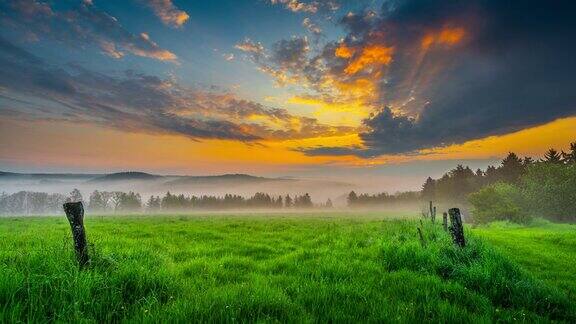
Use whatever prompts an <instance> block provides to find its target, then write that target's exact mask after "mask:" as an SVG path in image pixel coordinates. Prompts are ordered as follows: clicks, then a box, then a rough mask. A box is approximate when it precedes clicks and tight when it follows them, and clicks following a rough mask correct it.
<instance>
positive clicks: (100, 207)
mask: <svg viewBox="0 0 576 324" xmlns="http://www.w3.org/2000/svg"><path fill="white" fill-rule="evenodd" d="M67 201H83V202H84V203H85V204H84V206H85V208H86V209H87V210H88V211H90V212H97V213H114V212H141V211H148V212H159V211H162V210H165V211H185V210H194V209H242V208H312V207H325V208H326V207H328V208H331V207H332V201H331V200H330V199H328V200H327V201H326V203H325V204H319V205H316V206H315V205H314V204H313V202H312V198H311V197H310V195H309V194H308V193H306V194H303V195H292V196H290V195H285V196H272V195H270V194H267V193H263V192H258V193H255V194H254V195H253V196H251V197H247V198H246V197H243V196H240V195H233V194H226V195H224V196H221V197H220V196H211V195H202V196H194V195H191V196H187V195H184V194H173V193H170V192H167V193H166V194H165V195H164V196H162V197H160V196H151V197H150V198H149V199H148V200H147V201H146V202H143V201H142V197H141V195H140V194H139V193H135V192H132V191H130V192H122V191H99V190H95V191H93V192H92V193H91V194H90V196H89V198H88V199H87V200H85V199H84V198H83V197H82V194H81V193H80V191H79V190H78V189H74V190H73V191H72V192H71V193H69V194H68V195H63V194H60V193H54V194H48V193H45V192H31V191H20V192H17V193H13V194H6V193H0V214H4V215H30V214H34V215H36V214H38V215H40V214H57V213H61V212H62V204H64V203H65V202H67Z"/></svg>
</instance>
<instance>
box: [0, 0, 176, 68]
mask: <svg viewBox="0 0 576 324" xmlns="http://www.w3.org/2000/svg"><path fill="white" fill-rule="evenodd" d="M0 11H1V12H2V15H0V26H4V27H10V28H12V29H15V30H18V31H20V32H21V33H22V34H24V35H25V36H26V37H27V38H32V39H38V38H40V37H47V38H50V39H52V40H55V41H57V42H60V43H63V44H66V45H69V46H70V47H76V46H98V47H99V48H100V50H101V51H102V53H104V54H106V55H108V56H110V57H112V58H116V59H119V58H122V57H124V56H125V55H126V53H130V54H132V55H136V56H141V57H147V58H152V59H155V60H159V61H168V62H176V61H177V56H176V54H174V53H172V52H171V51H169V50H166V49H163V48H161V47H160V46H159V45H158V44H156V43H155V42H154V41H152V40H151V39H150V37H149V36H148V34H146V33H140V34H133V33H131V32H129V31H127V30H126V29H125V28H124V27H122V25H121V24H120V23H119V22H118V19H116V18H115V17H113V16H111V15H109V14H108V13H106V12H104V11H102V10H100V9H98V8H97V7H96V6H94V5H93V4H92V3H91V2H90V1H83V2H79V3H77V4H75V5H73V7H72V8H70V9H67V10H56V9H54V8H53V7H51V6H50V5H49V4H48V3H44V2H40V1H35V0H19V1H8V2H4V1H3V2H0Z"/></svg>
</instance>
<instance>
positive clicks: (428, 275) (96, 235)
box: [0, 214, 576, 322]
mask: <svg viewBox="0 0 576 324" xmlns="http://www.w3.org/2000/svg"><path fill="white" fill-rule="evenodd" d="M384 216H385V215H354V214H351V215H343V214H298V215H296V214H280V215H273V216H270V217H267V216H266V215H262V214H259V215H248V214H244V215H241V216H238V215H204V216H203V215H194V216H178V215H175V216H125V217H88V218H87V219H86V228H87V232H88V239H89V241H90V243H91V244H92V247H91V251H90V252H91V256H92V263H91V265H90V267H89V268H88V269H85V270H83V271H80V270H78V268H77V266H76V264H75V260H74V256H73V254H72V246H71V239H70V233H69V231H70V229H69V227H68V224H67V223H66V221H65V219H64V217H45V218H41V217H38V218H4V219H0V321H2V322H7V321H8V322H15V321H27V322H28V321H32V322H38V321H68V322H69V321H83V322H100V321H123V320H129V321H136V322H140V321H155V322H159V321H166V320H168V319H170V320H172V321H182V322H184V321H191V320H195V321H225V322H235V321H241V322H242V321H251V322H253V321H265V322H276V321H280V322H327V321H336V322H352V321H386V322H389V321H403V322H413V321H421V320H429V321H439V322H446V321H448V322H455V321H460V322H461V321H468V320H471V321H473V322H490V321H496V320H503V321H514V320H523V321H530V322H534V321H550V320H559V321H566V322H575V321H576V303H575V302H574V299H573V297H574V295H573V293H574V283H573V282H571V281H570V276H573V274H574V270H573V269H574V266H575V265H576V261H575V260H574V258H573V257H574V252H573V251H574V237H575V234H574V228H573V227H570V226H562V225H543V227H542V228H540V227H533V228H529V229H519V228H512V227H507V226H500V227H498V226H496V227H488V228H478V229H474V230H472V231H468V232H467V234H468V238H469V245H468V246H467V247H466V248H465V249H458V248H455V247H454V246H453V245H452V243H451V242H450V239H449V237H448V235H447V234H445V233H444V232H443V231H442V229H441V228H440V227H434V226H432V225H431V224H427V223H425V224H424V227H425V228H424V233H425V236H426V245H425V246H422V244H421V243H420V241H419V239H418V236H417V232H416V226H417V225H418V221H415V220H407V219H396V220H389V219H386V220H385V219H382V218H383V217H384ZM398 216H407V215H398ZM400 218H405V217H400ZM504 233H508V234H509V233H512V234H510V235H506V236H504V235H501V234H504ZM543 237H546V238H547V239H545V240H543V239H542V238H543ZM554 237H559V238H558V239H554ZM548 238H549V239H548ZM521 240H524V241H521ZM487 242H489V243H487ZM519 246H520V247H519ZM542 249H545V252H542V253H540V252H539V251H540V250H542ZM555 251H558V253H557V254H555V253H556V252H555ZM524 254H525V255H524ZM542 255H545V256H546V257H549V258H550V260H552V261H550V262H551V263H550V264H551V267H550V268H542V267H541V266H539V265H537V261H532V259H533V258H540V257H541V256H542Z"/></svg>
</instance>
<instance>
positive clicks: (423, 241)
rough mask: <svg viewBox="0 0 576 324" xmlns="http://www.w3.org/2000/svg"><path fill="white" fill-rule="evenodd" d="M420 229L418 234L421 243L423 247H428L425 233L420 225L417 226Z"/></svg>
mask: <svg viewBox="0 0 576 324" xmlns="http://www.w3.org/2000/svg"><path fill="white" fill-rule="evenodd" d="M417 229H418V236H419V237H420V244H421V245H422V247H426V240H425V239H424V233H423V232H422V229H421V228H420V227H417Z"/></svg>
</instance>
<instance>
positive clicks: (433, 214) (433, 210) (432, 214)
mask: <svg viewBox="0 0 576 324" xmlns="http://www.w3.org/2000/svg"><path fill="white" fill-rule="evenodd" d="M430 219H431V220H432V223H435V222H436V206H434V205H432V200H430Z"/></svg>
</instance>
